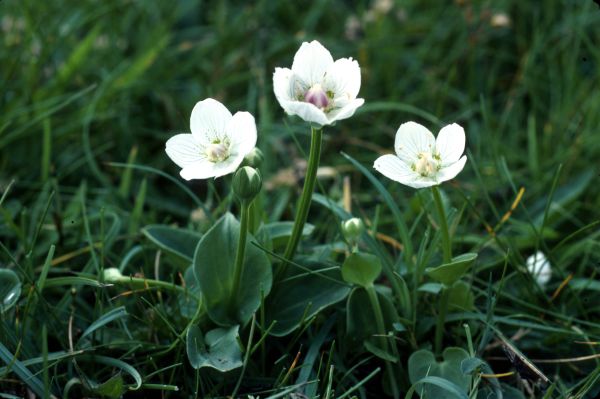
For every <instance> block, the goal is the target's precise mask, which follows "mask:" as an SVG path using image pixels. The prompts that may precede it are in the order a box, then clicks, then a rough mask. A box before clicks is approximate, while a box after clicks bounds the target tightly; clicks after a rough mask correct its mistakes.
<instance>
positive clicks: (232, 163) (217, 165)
mask: <svg viewBox="0 0 600 399" xmlns="http://www.w3.org/2000/svg"><path fill="white" fill-rule="evenodd" d="M243 160H244V156H243V155H241V154H238V155H235V156H234V155H232V156H230V157H229V158H227V159H226V160H225V161H223V162H210V161H209V160H208V159H205V160H202V161H198V162H196V163H193V164H191V165H188V166H186V167H185V168H183V169H182V170H181V172H179V174H180V175H181V177H183V178H184V179H185V180H192V179H208V178H211V177H214V178H217V177H221V176H224V175H227V174H230V173H233V172H235V171H236V170H237V168H238V167H239V166H240V164H241V163H242V161H243Z"/></svg>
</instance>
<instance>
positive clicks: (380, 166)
mask: <svg viewBox="0 0 600 399" xmlns="http://www.w3.org/2000/svg"><path fill="white" fill-rule="evenodd" d="M373 168H374V169H375V170H377V171H378V172H379V173H381V174H382V175H384V176H385V177H387V178H389V179H392V180H394V181H397V182H398V183H402V184H404V185H407V186H410V187H415V188H418V187H416V186H415V183H418V181H419V177H420V176H419V175H418V174H416V173H415V172H413V171H412V169H410V167H409V166H408V165H407V164H406V163H405V162H403V161H402V160H401V159H400V158H398V157H397V156H395V155H392V154H388V155H383V156H381V157H379V158H377V159H376V160H375V163H374V164H373Z"/></svg>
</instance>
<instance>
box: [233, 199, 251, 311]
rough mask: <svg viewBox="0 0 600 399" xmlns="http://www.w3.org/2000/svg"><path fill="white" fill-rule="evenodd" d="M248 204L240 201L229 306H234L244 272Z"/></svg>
mask: <svg viewBox="0 0 600 399" xmlns="http://www.w3.org/2000/svg"><path fill="white" fill-rule="evenodd" d="M249 209H250V203H249V202H248V201H242V210H241V220H240V237H239V241H238V246H237V252H236V254H235V266H234V269H233V287H232V289H231V297H230V298H231V306H232V307H233V306H234V304H235V300H236V299H237V298H238V291H239V290H240V281H241V279H242V274H243V272H244V253H245V251H246V240H247V236H248V219H249Z"/></svg>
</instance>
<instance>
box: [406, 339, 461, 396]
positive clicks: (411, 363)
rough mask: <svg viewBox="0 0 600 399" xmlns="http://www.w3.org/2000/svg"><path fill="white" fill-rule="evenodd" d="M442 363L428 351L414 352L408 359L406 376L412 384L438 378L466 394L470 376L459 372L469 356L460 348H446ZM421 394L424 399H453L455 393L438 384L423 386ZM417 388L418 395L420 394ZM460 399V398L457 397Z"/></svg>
mask: <svg viewBox="0 0 600 399" xmlns="http://www.w3.org/2000/svg"><path fill="white" fill-rule="evenodd" d="M442 357H443V361H441V362H438V361H437V360H436V359H435V355H434V354H433V353H431V352H430V351H428V350H425V349H421V350H418V351H416V352H414V353H413V354H412V355H411V356H410V358H409V359H408V375H409V378H410V382H411V383H412V384H419V383H423V380H424V379H425V378H427V377H439V378H442V379H444V380H447V381H449V382H451V383H452V384H453V385H454V386H455V387H457V388H459V389H460V392H462V393H464V397H466V393H467V392H468V389H469V383H470V379H471V378H470V376H468V375H465V374H463V373H462V371H461V364H462V362H463V360H465V359H468V358H469V357H470V356H469V354H468V353H467V351H465V350H464V349H462V348H446V349H445V350H444V353H443V354H442ZM421 388H422V392H423V396H424V397H425V398H436V399H438V398H439V399H446V398H448V399H449V398H455V397H457V396H456V392H454V391H452V390H449V389H447V387H441V386H440V385H439V384H425V385H423V387H421ZM421 388H419V390H418V393H419V394H420V393H421ZM459 397H462V396H459Z"/></svg>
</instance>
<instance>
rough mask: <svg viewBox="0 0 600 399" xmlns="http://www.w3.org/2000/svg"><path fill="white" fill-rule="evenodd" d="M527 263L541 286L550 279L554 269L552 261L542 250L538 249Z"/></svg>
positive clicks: (530, 271)
mask: <svg viewBox="0 0 600 399" xmlns="http://www.w3.org/2000/svg"><path fill="white" fill-rule="evenodd" d="M525 265H526V266H527V270H528V271H529V273H531V274H532V275H533V278H534V279H535V281H537V283H538V284H539V285H540V286H542V287H543V286H545V285H546V284H547V283H548V281H550V277H551V276H552V269H551V268H550V262H549V261H548V259H547V258H546V256H545V255H544V253H543V252H542V251H537V252H536V253H535V254H533V255H531V256H530V257H529V258H527V261H526V262H525Z"/></svg>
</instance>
